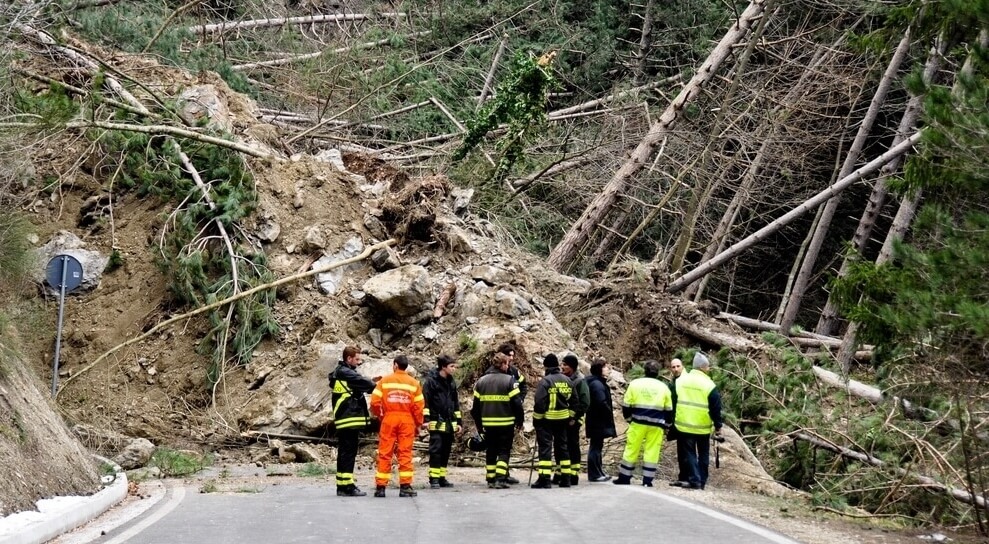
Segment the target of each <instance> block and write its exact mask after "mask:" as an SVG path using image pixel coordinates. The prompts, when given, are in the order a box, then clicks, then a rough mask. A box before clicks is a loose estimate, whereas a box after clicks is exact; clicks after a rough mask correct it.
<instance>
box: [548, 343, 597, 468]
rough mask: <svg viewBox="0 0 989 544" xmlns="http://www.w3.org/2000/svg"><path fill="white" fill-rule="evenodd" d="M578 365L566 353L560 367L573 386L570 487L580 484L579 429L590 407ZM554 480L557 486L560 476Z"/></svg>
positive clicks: (589, 397) (589, 395) (572, 356)
mask: <svg viewBox="0 0 989 544" xmlns="http://www.w3.org/2000/svg"><path fill="white" fill-rule="evenodd" d="M579 364H580V363H579V362H578V359H577V356H576V355H574V354H572V353H568V354H566V355H564V356H563V366H561V367H560V370H561V371H562V372H563V375H564V376H566V377H567V378H570V383H571V384H573V390H574V403H573V413H574V417H573V419H571V420H570V425H569V426H568V427H567V452H568V453H569V454H570V485H577V484H578V483H580V469H581V465H580V428H581V427H582V426H583V425H584V416H585V415H586V414H587V409H588V408H589V407H590V405H591V390H590V389H589V388H588V386H587V381H585V380H584V375H583V374H581V373H580V370H578V369H577V367H578V366H579ZM554 478H555V479H556V480H557V481H556V482H554V483H556V484H559V483H560V479H561V478H562V476H554Z"/></svg>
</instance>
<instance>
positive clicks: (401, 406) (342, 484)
mask: <svg viewBox="0 0 989 544" xmlns="http://www.w3.org/2000/svg"><path fill="white" fill-rule="evenodd" d="M362 362H363V360H362V357H361V350H360V348H358V347H355V346H347V347H345V348H344V350H343V358H342V360H341V361H340V364H338V365H337V368H336V369H335V370H334V371H333V372H332V373H330V387H331V389H332V391H333V394H332V397H331V402H332V403H333V418H334V422H335V426H336V435H337V475H336V480H337V496H341V497H363V496H366V495H367V493H366V492H364V491H362V490H361V489H360V488H359V487H357V483H356V482H355V480H354V464H355V462H356V459H357V446H358V441H359V438H360V433H361V431H365V430H367V429H369V428H370V427H371V416H372V414H373V415H374V417H375V418H376V419H378V421H379V422H380V427H379V430H378V455H377V472H376V473H375V476H374V486H375V489H374V496H375V497H385V496H386V490H387V488H388V483H389V482H390V481H391V476H392V460H393V458H394V457H398V482H399V491H398V495H399V496H400V497H415V496H416V495H417V492H416V491H415V490H414V489H413V488H412V477H413V476H414V473H415V470H414V467H413V465H412V445H413V443H414V442H415V439H416V437H417V436H418V435H419V434H420V432H421V431H428V432H429V486H430V487H432V488H440V487H453V484H452V483H451V482H450V481H449V480H447V478H446V475H447V474H446V469H447V464H448V463H449V459H450V450H451V449H452V446H453V440H454V436H455V435H456V434H458V433H459V432H460V429H461V424H462V416H461V413H460V399H459V396H458V394H457V385H456V383H455V382H454V380H453V374H454V372H456V370H457V362H456V360H455V359H453V358H452V357H450V356H448V355H440V356H439V357H438V358H437V361H436V368H435V369H434V370H432V371H431V372H429V373H428V374H427V375H426V377H425V379H424V380H423V383H422V384H420V383H419V380H417V379H415V378H414V377H412V376H411V375H409V373H408V368H409V359H408V357H406V356H405V355H399V356H398V357H395V359H394V360H393V361H392V373H391V374H389V375H387V376H384V377H375V378H373V379H369V378H366V377H364V376H363V375H362V374H361V373H360V372H358V371H357V367H359V366H360V365H361V364H362ZM365 394H370V395H371V407H370V411H369V410H368V404H367V402H366V401H365V400H364V395H365Z"/></svg>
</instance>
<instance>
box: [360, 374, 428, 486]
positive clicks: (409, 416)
mask: <svg viewBox="0 0 989 544" xmlns="http://www.w3.org/2000/svg"><path fill="white" fill-rule="evenodd" d="M423 406H424V400H423V394H422V387H421V386H420V385H419V381H418V380H416V379H415V378H413V377H412V376H409V374H408V372H406V371H405V370H401V369H399V368H397V367H396V368H395V371H394V372H393V373H391V374H389V375H388V376H385V377H383V378H381V380H380V381H378V384H377V386H375V388H374V392H373V393H371V410H372V411H373V412H374V414H375V415H377V416H378V417H379V418H380V419H381V429H380V430H379V431H378V473H377V474H376V475H375V478H374V483H375V486H376V487H377V488H378V489H381V488H383V487H385V486H387V485H388V482H389V481H390V480H391V467H392V455H393V454H395V453H397V454H398V481H399V484H401V486H402V488H403V489H410V490H411V486H412V476H413V471H414V469H413V467H412V443H413V442H414V441H415V438H416V433H417V432H418V429H419V427H421V426H422V422H423ZM396 449H397V452H396Z"/></svg>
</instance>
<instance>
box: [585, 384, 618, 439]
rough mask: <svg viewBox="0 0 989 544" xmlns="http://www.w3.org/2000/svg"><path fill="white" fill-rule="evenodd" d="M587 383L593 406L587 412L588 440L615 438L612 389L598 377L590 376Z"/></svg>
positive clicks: (616, 434) (616, 433)
mask: <svg viewBox="0 0 989 544" xmlns="http://www.w3.org/2000/svg"><path fill="white" fill-rule="evenodd" d="M585 381H586V382H587V388H588V389H589V390H590V393H591V406H590V408H588V410H587V421H586V423H585V428H586V433H587V438H613V437H615V436H618V432H617V431H616V430H615V412H614V407H613V406H612V404H611V388H610V387H608V384H607V383H605V381H604V380H602V379H601V378H600V377H598V376H588V377H587V378H586V379H585Z"/></svg>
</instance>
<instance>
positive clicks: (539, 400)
mask: <svg viewBox="0 0 989 544" xmlns="http://www.w3.org/2000/svg"><path fill="white" fill-rule="evenodd" d="M574 396H575V393H574V388H573V382H571V381H570V378H568V377H566V375H565V374H563V373H561V372H560V369H559V368H547V369H546V375H545V376H543V379H541V380H539V384H538V385H537V386H536V398H535V402H534V403H533V406H532V419H533V420H538V419H544V420H547V421H561V420H567V419H570V418H572V417H574V415H575V414H574V411H573V406H574V405H575V404H576V402H575V401H574Z"/></svg>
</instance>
